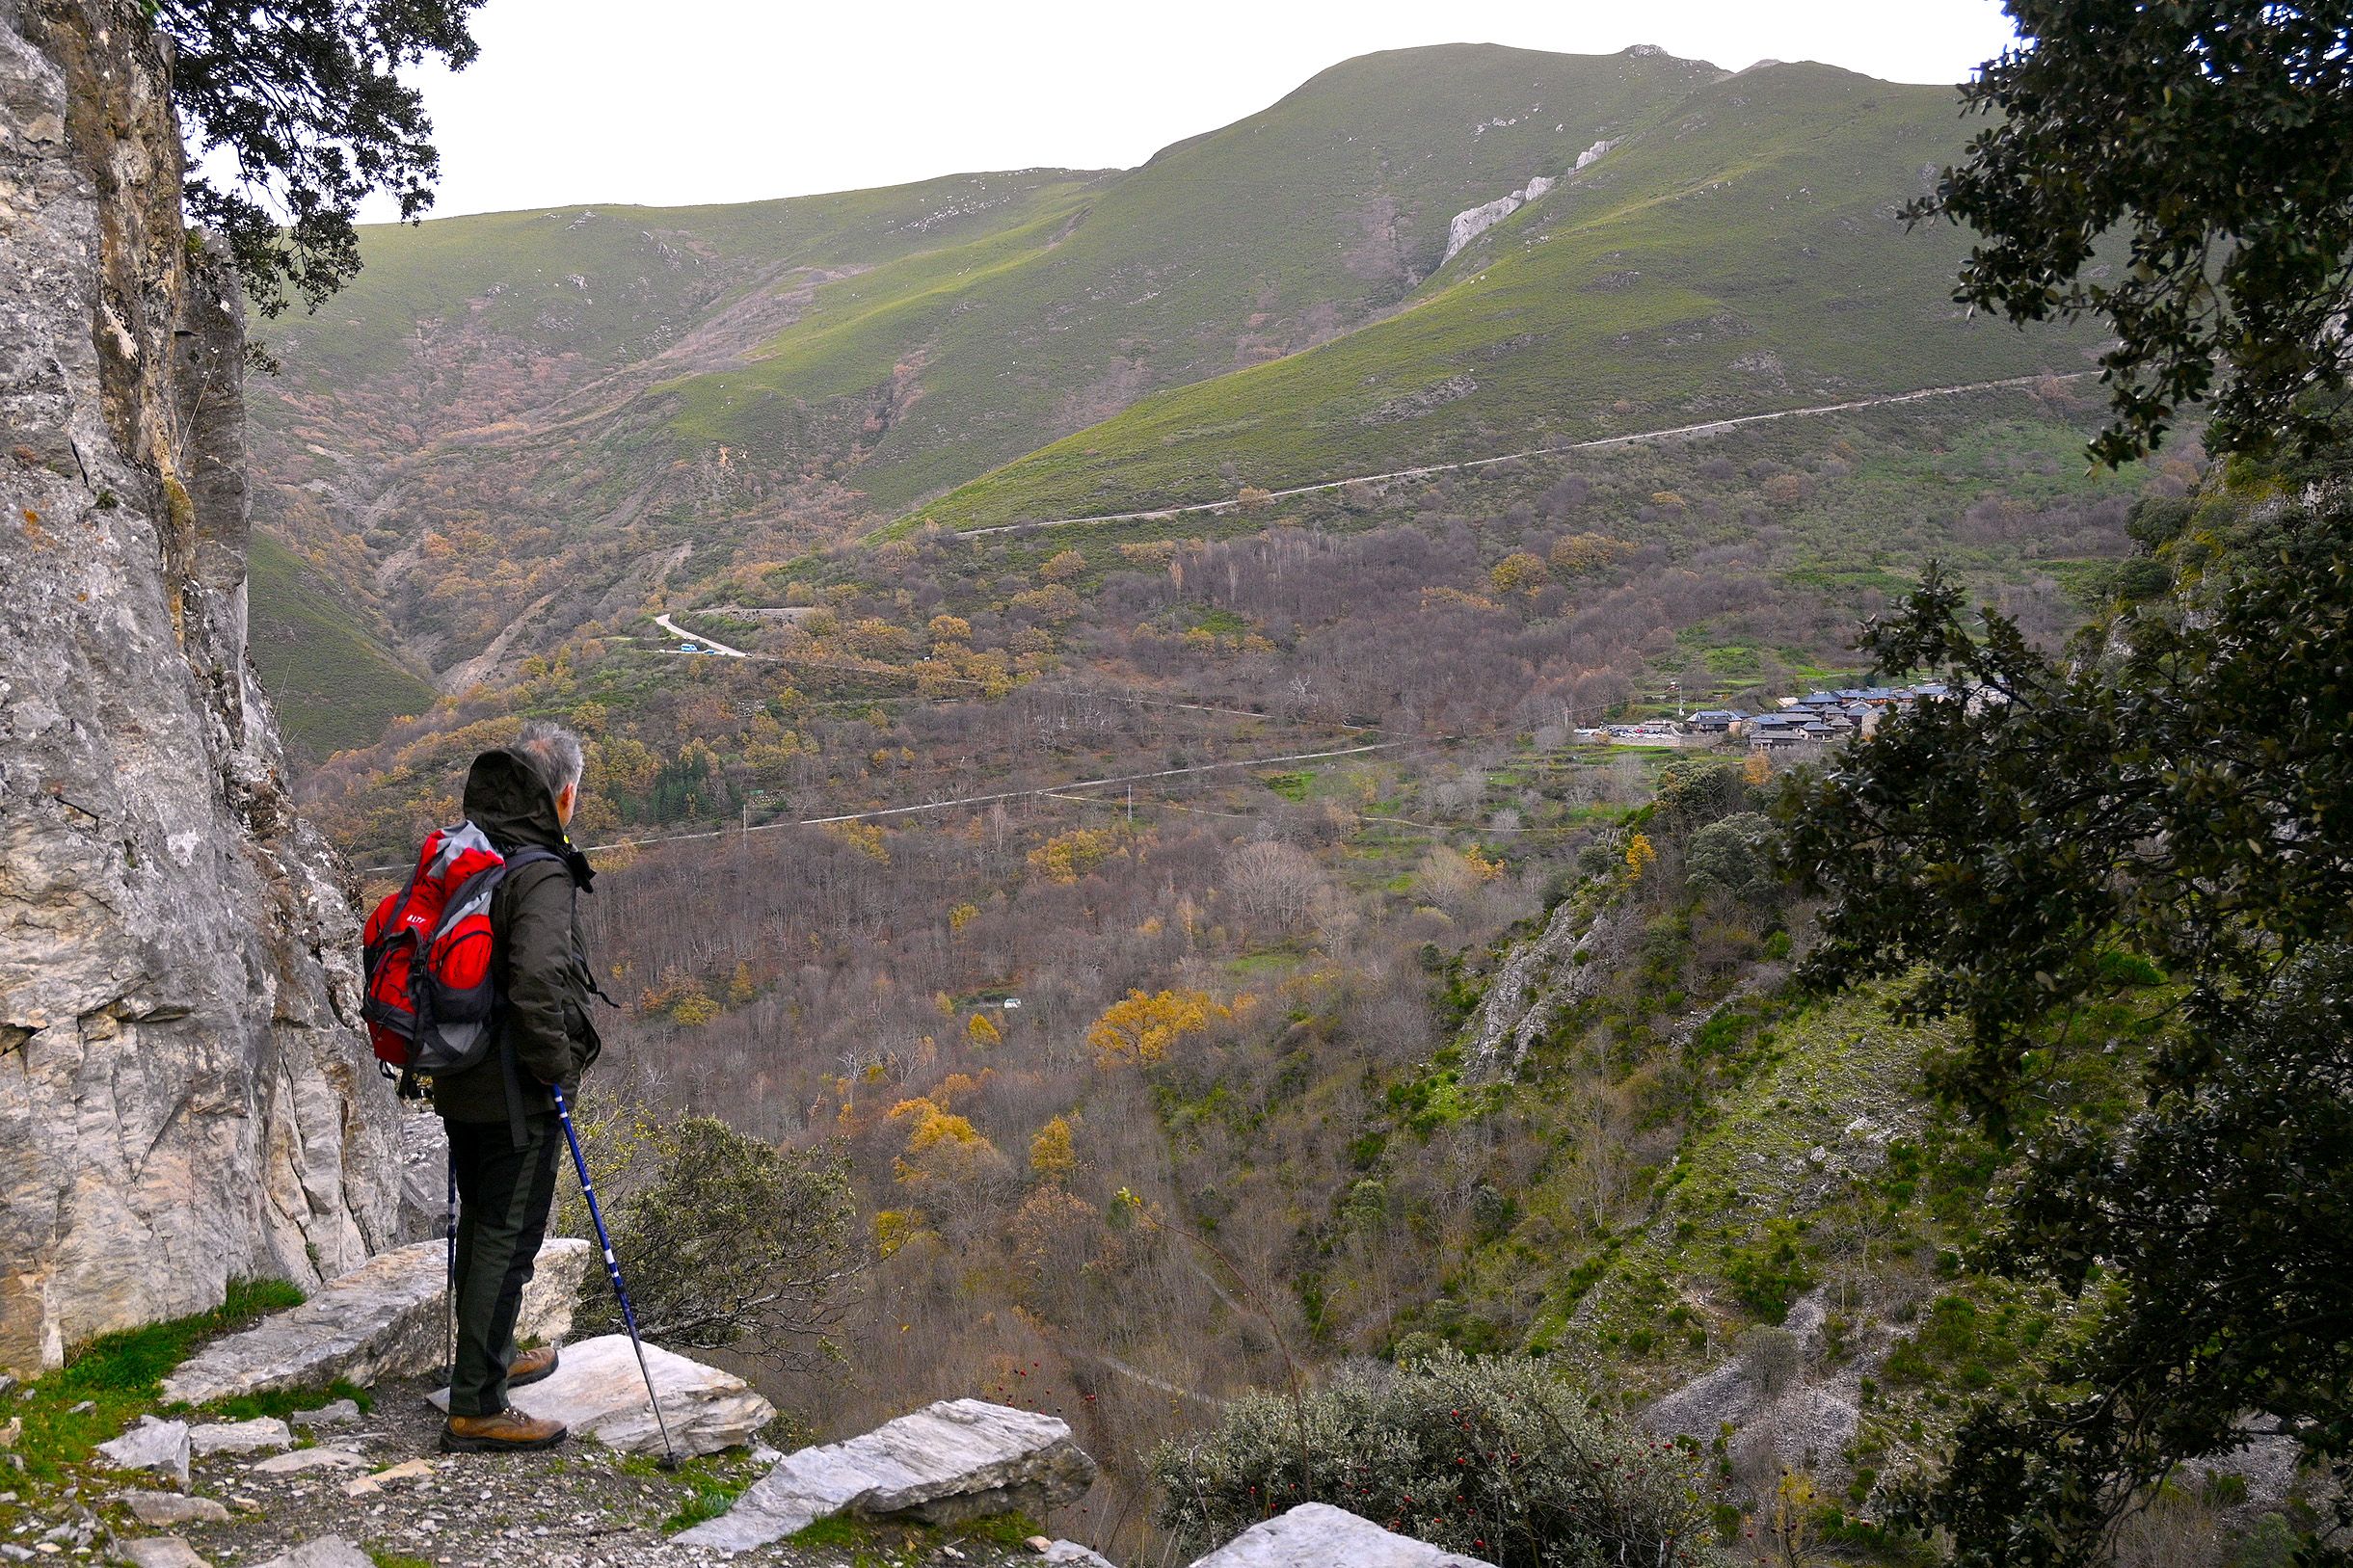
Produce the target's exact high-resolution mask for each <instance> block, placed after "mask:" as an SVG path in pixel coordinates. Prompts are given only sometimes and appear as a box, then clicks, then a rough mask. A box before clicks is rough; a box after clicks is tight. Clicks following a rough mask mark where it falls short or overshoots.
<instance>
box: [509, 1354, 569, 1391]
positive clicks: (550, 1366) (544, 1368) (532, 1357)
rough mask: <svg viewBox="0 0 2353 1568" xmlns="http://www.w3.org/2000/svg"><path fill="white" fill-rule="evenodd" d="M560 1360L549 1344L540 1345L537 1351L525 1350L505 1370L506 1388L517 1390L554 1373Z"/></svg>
mask: <svg viewBox="0 0 2353 1568" xmlns="http://www.w3.org/2000/svg"><path fill="white" fill-rule="evenodd" d="M560 1360H561V1358H560V1357H559V1356H558V1355H557V1353H556V1347H555V1346H554V1345H551V1344H544V1345H541V1346H540V1347H539V1348H538V1349H537V1350H525V1351H524V1352H523V1353H522V1354H521V1355H519V1356H517V1357H516V1358H515V1364H514V1365H513V1366H511V1367H509V1368H508V1369H506V1386H507V1387H508V1388H511V1389H519V1388H521V1387H522V1386H523V1385H524V1384H526V1383H536V1382H538V1381H540V1380H541V1379H542V1378H544V1377H546V1376H547V1375H548V1373H550V1372H552V1371H554V1370H555V1369H556V1367H557V1365H558V1364H559V1362H560Z"/></svg>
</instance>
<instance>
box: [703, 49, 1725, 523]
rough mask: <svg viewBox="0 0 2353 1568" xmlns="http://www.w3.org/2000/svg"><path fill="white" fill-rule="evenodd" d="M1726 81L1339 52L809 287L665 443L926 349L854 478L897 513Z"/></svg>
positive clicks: (1664, 70) (1328, 298)
mask: <svg viewBox="0 0 2353 1568" xmlns="http://www.w3.org/2000/svg"><path fill="white" fill-rule="evenodd" d="M1719 75H1721V72H1719V71H1718V70H1717V69H1716V68H1715V67H1714V66H1706V65H1702V64H1698V63H1696V62H1691V61H1684V60H1677V59H1674V58H1672V57H1671V56H1668V55H1665V54H1663V53H1660V52H1657V51H1655V50H1650V51H1640V50H1636V51H1628V52H1626V53H1623V54H1618V55H1609V56H1577V55H1552V54H1540V53H1537V52H1534V51H1530V50H1524V49H1506V48H1499V47H1496V46H1493V45H1487V44H1457V45H1449V46H1445V47H1440V48H1431V49H1413V50H1401V51H1395V52H1391V53H1385V54H1377V55H1370V56H1366V57H1364V58H1361V59H1357V60H1351V61H1349V62H1347V63H1346V64H1343V65H1340V66H1333V67H1332V68H1331V69H1329V70H1327V71H1324V72H1323V73H1322V74H1320V75H1318V76H1317V77H1315V78H1314V79H1313V80H1311V81H1309V82H1308V83H1307V84H1306V85H1304V86H1302V87H1301V88H1299V89H1298V91H1297V92H1296V93H1292V94H1291V95H1290V96H1289V97H1286V98H1284V99H1283V100H1282V101H1281V102H1279V103H1277V104H1274V105H1273V106H1271V107H1270V108H1269V109H1267V110H1265V111H1263V112H1261V113H1259V114H1256V115H1253V116H1251V117H1250V118H1249V119H1247V120H1241V121H1238V122H1237V123H1235V124H1232V125H1229V126H1226V127H1225V128H1224V129H1222V130H1217V131H1213V132H1211V133H1209V134H1208V135H1205V136H1201V137H1197V138H1194V139H1193V140H1191V141H1189V142H1183V143H1179V144H1178V145H1176V146H1172V147H1169V148H1167V149H1165V150H1163V152H1161V153H1160V154H1159V155H1158V156H1156V157H1155V158H1153V159H1152V160H1151V162H1149V163H1147V164H1146V165H1144V166H1143V167H1142V168H1140V169H1137V170H1136V171H1133V172H1132V173H1127V174H1124V175H1121V176H1119V177H1118V178H1116V179H1114V180H1110V181H1108V182H1105V183H1104V184H1103V185H1101V186H1100V187H1098V188H1096V189H1093V190H1091V191H1089V192H1088V193H1086V197H1085V199H1084V201H1083V204H1082V205H1080V206H1079V207H1078V208H1077V209H1076V210H1075V211H1074V212H1073V213H1072V215H1071V218H1070V221H1069V222H1068V224H1067V225H1064V226H1056V224H1054V223H1052V222H1049V221H1041V222H1039V223H1037V224H1035V225H1033V226H1031V227H1030V228H1029V230H1027V231H1026V232H1024V233H1023V234H1021V235H1019V236H1013V235H1007V236H1004V243H1001V244H991V245H987V246H983V247H979V248H972V249H967V250H962V251H955V252H940V253H935V254H933V255H929V256H921V257H915V258H911V259H909V260H907V261H904V262H902V263H900V264H898V265H896V266H895V267H891V268H886V269H881V270H878V271H877V272H876V273H873V274H869V275H868V276H865V277H861V278H858V279H851V280H844V281H842V282H840V283H836V284H832V285H829V286H827V287H825V288H823V289H820V290H819V291H818V294H817V297H816V300H815V301H814V302H813V304H812V306H811V307H810V309H809V310H808V311H807V312H806V313H805V314H804V315H803V317H802V318H801V320H800V321H799V322H797V323H795V324H794V325H793V326H792V327H790V328H788V329H787V330H786V331H785V332H783V333H782V334H781V335H780V336H779V337H778V339H777V340H776V342H775V343H774V344H773V345H772V346H771V347H770V349H769V350H768V351H767V352H766V353H765V354H764V355H763V356H762V358H761V359H760V360H759V361H758V362H757V363H756V364H753V365H751V366H748V367H746V368H744V369H743V370H740V371H735V372H730V373H727V374H724V375H720V376H713V377H709V378H703V379H701V380H699V381H697V382H696V383H694V384H693V385H691V387H690V389H689V392H688V409H689V412H688V415H687V417H685V418H684V419H682V420H681V421H679V422H678V425H677V428H679V429H680V430H681V431H682V433H684V434H687V435H691V436H695V437H700V438H703V439H712V440H727V441H730V442H733V443H735V444H741V445H753V446H757V445H758V444H759V443H760V442H761V441H762V439H763V437H764V436H766V435H767V434H769V433H771V432H773V431H774V430H775V429H776V428H778V424H779V415H780V410H781V407H782V406H785V405H789V404H793V403H796V402H805V403H814V402H816V401H818V400H820V399H824V398H829V397H838V396H842V395H844V394H847V393H851V392H854V391H858V390H862V389H864V388H866V387H869V386H872V385H877V384H879V383H881V382H883V381H884V380H886V379H887V378H888V377H889V376H890V375H891V374H892V372H893V368H894V366H895V365H896V364H901V363H904V362H906V361H907V360H908V359H909V358H910V357H911V356H912V357H916V358H917V359H918V360H919V362H920V369H918V370H917V371H916V373H915V380H916V383H917V385H918V386H919V387H920V398H921V403H920V406H915V407H911V408H910V409H909V410H908V411H907V412H906V414H905V416H904V417H903V418H900V419H898V420H897V421H896V422H895V423H894V424H893V425H892V426H891V428H890V429H889V430H888V431H887V432H886V433H883V434H882V435H881V437H880V439H878V440H876V441H875V442H874V443H873V445H872V446H871V448H870V450H869V451H868V452H867V453H865V454H864V455H863V456H862V460H861V462H860V464H859V466H858V469H857V474H856V478H855V481H854V482H855V483H856V484H857V486H858V487H859V489H861V490H862V491H864V492H866V493H867V494H868V495H869V496H870V497H871V498H872V499H873V500H874V502H875V503H876V504H877V505H880V506H896V505H900V504H903V503H905V502H907V501H911V500H913V499H915V498H916V497H918V496H920V495H922V494H923V493H925V492H929V491H931V490H934V489H937V488H939V487H941V486H944V485H948V484H952V483H955V482H957V481H959V480H961V479H963V478H966V477H969V476H970V475H971V474H973V473H975V472H976V471H978V470H980V469H982V468H985V467H988V466H990V465H994V464H996V463H1000V462H1003V461H1004V460H1005V459H1007V458H1009V457H1012V456H1015V455H1017V454H1019V453H1021V452H1024V451H1027V450H1029V448H1030V447H1033V446H1036V445H1039V444H1042V443H1043V442H1044V441H1046V440H1048V439H1052V438H1054V437H1056V436H1059V435H1063V434H1066V433H1067V432H1069V431H1071V430H1075V429H1078V428H1080V427H1082V426H1083V425H1086V424H1088V423H1091V422H1092V421H1094V420H1096V419H1099V418H1101V417H1103V416H1104V415H1105V414H1107V413H1110V412H1115V411H1116V410H1117V409H1118V408H1119V407H1121V406H1122V405H1124V404H1125V403H1126V402H1128V401H1129V400H1131V399H1133V398H1134V397H1136V395H1138V394H1139V393H1141V392H1143V391H1146V390H1148V389H1150V388H1154V387H1163V386H1169V385H1179V384H1184V383H1190V382H1194V381H1198V380H1201V379H1203V378H1205V377H1209V376H1215V375H1219V374H1222V373H1224V372H1227V371H1231V370H1234V369H1236V368H1239V367H1243V366H1247V365H1250V364H1253V363H1258V362H1262V361H1264V360H1267V359H1272V358H1275V357H1277V356H1279V355H1281V354H1284V353H1287V352H1290V351H1293V350H1296V349H1299V348H1303V347H1306V346H1308V345H1310V344H1312V343H1315V342H1318V341H1321V340H1324V339H1328V338H1330V337H1332V336H1333V335H1335V334H1337V333H1340V332H1346V331H1348V330H1349V329H1350V328H1352V327H1355V326H1357V325H1359V324H1361V323H1362V322H1364V321H1365V320H1367V319H1369V318H1370V317H1372V316H1373V315H1375V314H1376V313H1377V312H1379V311H1381V310H1384V309H1386V308H1388V307H1390V306H1394V305H1395V304H1396V303H1397V302H1398V301H1400V300H1402V299H1404V297H1405V296H1406V295H1407V294H1408V293H1409V292H1410V291H1411V289H1412V288H1413V287H1414V286H1415V285H1416V284H1418V283H1419V282H1420V281H1421V279H1423V278H1425V277H1427V276H1428V275H1429V274H1430V273H1431V272H1432V271H1434V270H1435V269H1436V267H1437V265H1438V263H1439V260H1440V258H1441V257H1442V256H1443V254H1444V252H1445V248H1446V238H1447V227H1448V225H1449V223H1450V222H1451V221H1452V219H1453V217H1454V215H1455V214H1456V213H1457V212H1459V211H1461V210H1463V209H1464V208H1466V207H1473V206H1477V205H1480V204H1481V203H1483V202H1485V201H1488V200H1490V199H1494V198H1496V197H1499V196H1502V195H1504V194H1506V193H1507V192H1509V191H1511V190H1512V189H1514V188H1516V187H1519V186H1523V185H1525V184H1526V182H1527V181H1528V179H1529V178H1530V177H1531V176H1532V175H1537V174H1546V173H1559V172H1561V171H1563V170H1564V169H1566V168H1568V167H1569V165H1570V164H1571V163H1573V162H1574V160H1575V158H1576V155H1577V154H1578V152H1580V151H1581V150H1583V149H1584V148H1585V147H1587V146H1591V144H1592V143H1594V142H1596V141H1599V140H1601V139H1603V138H1604V137H1611V136H1623V135H1626V134H1628V132H1629V131H1630V130H1631V129H1632V128H1634V127H1636V126H1638V125H1639V124H1641V123H1642V122H1643V121H1644V119H1645V118H1646V117H1650V116H1654V115H1655V114H1657V113H1658V112H1659V110H1660V109H1661V108H1662V107H1663V106H1664V105H1666V104H1669V103H1671V102H1673V101H1675V100H1676V99H1678V98H1680V97H1681V96H1682V95H1683V94H1684V93H1686V92H1688V91H1689V90H1690V88H1691V87H1693V86H1694V85H1696V84H1698V83H1700V82H1704V81H1708V80H1712V79H1714V78H1716V77H1717V76H1719Z"/></svg>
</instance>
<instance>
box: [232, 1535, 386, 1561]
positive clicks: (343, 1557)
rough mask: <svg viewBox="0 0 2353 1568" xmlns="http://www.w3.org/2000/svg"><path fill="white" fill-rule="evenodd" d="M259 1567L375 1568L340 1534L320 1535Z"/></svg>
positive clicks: (363, 1554) (362, 1553)
mask: <svg viewBox="0 0 2353 1568" xmlns="http://www.w3.org/2000/svg"><path fill="white" fill-rule="evenodd" d="M259 1568H376V1565H375V1563H374V1562H373V1561H371V1560H370V1559H369V1557H368V1555H367V1554H366V1553H364V1552H362V1551H361V1550H360V1549H359V1548H358V1547H356V1546H354V1545H352V1544H351V1543H350V1542H349V1541H347V1540H345V1539H343V1537H342V1536H340V1535H322V1536H320V1537H319V1538H318V1539H317V1540H315V1541H305V1542H304V1543H303V1544H302V1545H300V1546H298V1547H296V1548H295V1549H294V1550H293V1551H291V1552H281V1553H280V1554H279V1555H277V1556H275V1557H272V1558H271V1559H270V1560H269V1561H267V1562H264V1563H262V1564H260V1565H259Z"/></svg>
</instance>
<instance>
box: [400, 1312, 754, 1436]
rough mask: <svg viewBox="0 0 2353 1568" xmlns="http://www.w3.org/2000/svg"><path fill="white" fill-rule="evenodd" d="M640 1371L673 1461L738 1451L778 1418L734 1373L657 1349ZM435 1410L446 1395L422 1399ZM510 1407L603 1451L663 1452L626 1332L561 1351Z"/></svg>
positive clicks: (445, 1405)
mask: <svg viewBox="0 0 2353 1568" xmlns="http://www.w3.org/2000/svg"><path fill="white" fill-rule="evenodd" d="M646 1371H647V1372H651V1373H653V1374H654V1387H655V1391H656V1392H657V1393H659V1394H660V1395H661V1400H662V1419H663V1420H664V1421H666V1422H669V1423H670V1441H671V1443H672V1444H673V1445H674V1446H675V1447H676V1448H677V1449H678V1454H679V1457H680V1458H682V1459H691V1458H694V1457H696V1456H697V1455H700V1454H706V1453H717V1452H718V1451H719V1450H720V1449H722V1448H741V1447H742V1446H743V1445H744V1444H746V1443H749V1442H751V1441H752V1434H753V1433H755V1432H757V1431H759V1430H760V1429H761V1428H762V1426H765V1425H767V1424H768V1422H771V1421H773V1420H775V1419H776V1407H775V1406H774V1405H772V1404H770V1403H768V1401H767V1400H765V1399H763V1398H762V1397H761V1396H760V1395H758V1394H757V1393H755V1392H753V1389H752V1386H751V1385H750V1384H749V1383H746V1382H745V1381H744V1380H743V1379H742V1378H740V1377H737V1376H735V1374H734V1373H732V1372H723V1371H721V1370H719V1369H718V1368H716V1367H706V1366H704V1365H703V1364H702V1363H701V1362H699V1361H695V1360H692V1359H690V1358H688V1357H686V1356H682V1355H679V1354H678V1353H677V1352H676V1351H671V1350H665V1349H663V1348H662V1347H661V1346H660V1345H658V1344H649V1345H647V1346H646ZM426 1397H427V1398H429V1399H431V1400H432V1401H433V1405H434V1408H435V1409H437V1410H447V1409H448V1408H449V1391H448V1390H447V1389H437V1390H435V1391H434V1392H433V1393H432V1394H430V1395H426ZM513 1400H514V1405H515V1408H516V1409H518V1410H520V1411H521V1412H522V1413H523V1414H524V1415H526V1416H537V1417H539V1418H540V1419H541V1420H543V1421H560V1422H563V1423H564V1424H565V1425H567V1426H569V1427H571V1428H572V1433H573V1436H575V1437H593V1438H595V1439H596V1440H597V1441H598V1442H600V1443H602V1444H603V1445H604V1446H605V1447H606V1448H620V1449H623V1450H624V1451H626V1452H629V1453H659V1452H661V1451H662V1434H661V1428H660V1427H659V1426H657V1425H655V1421H654V1411H653V1408H652V1406H650V1405H648V1404H647V1403H646V1379H645V1374H644V1373H642V1372H640V1371H639V1370H638V1369H637V1355H636V1352H634V1351H633V1350H631V1349H630V1348H629V1337H628V1335H626V1334H605V1335H601V1336H599V1337H598V1338H596V1339H593V1340H582V1341H581V1342H579V1343H577V1344H568V1345H566V1346H564V1353H563V1356H562V1358H561V1359H560V1360H559V1361H558V1362H557V1364H556V1369H555V1370H554V1371H552V1372H550V1373H548V1376H547V1377H546V1378H545V1379H544V1380H543V1381H541V1382H537V1383H534V1384H532V1385H531V1386H530V1387H529V1388H522V1389H517V1390H516V1391H515V1392H514V1395H513Z"/></svg>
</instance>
